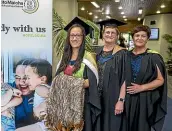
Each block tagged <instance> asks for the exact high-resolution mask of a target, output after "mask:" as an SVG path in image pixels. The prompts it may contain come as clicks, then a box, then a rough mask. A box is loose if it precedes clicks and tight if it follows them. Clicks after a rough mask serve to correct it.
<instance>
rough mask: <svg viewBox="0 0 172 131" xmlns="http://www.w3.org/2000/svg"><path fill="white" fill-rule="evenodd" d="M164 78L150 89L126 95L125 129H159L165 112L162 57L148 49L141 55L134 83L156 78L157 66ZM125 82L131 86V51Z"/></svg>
mask: <svg viewBox="0 0 172 131" xmlns="http://www.w3.org/2000/svg"><path fill="white" fill-rule="evenodd" d="M156 66H158V68H159V69H160V72H161V74H162V76H163V78H164V84H163V85H162V86H161V87H158V88H156V89H155V90H152V91H145V92H141V93H137V94H127V95H126V101H125V106H126V117H127V128H128V129H127V131H151V127H152V128H153V129H154V130H155V131H161V130H162V127H163V123H164V118H165V115H166V113H167V76H166V71H165V64H164V62H163V59H162V57H161V56H160V55H159V54H158V53H156V52H155V51H152V50H150V49H148V50H147V51H146V52H145V53H144V54H143V57H142V60H141V67H140V71H139V72H138V75H137V78H136V80H135V83H136V84H140V85H142V84H146V83H149V82H151V81H153V80H155V79H156V77H157V67H156ZM126 69H127V71H126V84H127V86H131V82H133V81H132V70H131V52H128V55H127V62H126Z"/></svg>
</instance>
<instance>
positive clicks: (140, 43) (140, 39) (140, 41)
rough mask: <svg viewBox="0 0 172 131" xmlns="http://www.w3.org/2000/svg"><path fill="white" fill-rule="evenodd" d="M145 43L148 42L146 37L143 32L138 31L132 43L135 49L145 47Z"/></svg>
mask: <svg viewBox="0 0 172 131" xmlns="http://www.w3.org/2000/svg"><path fill="white" fill-rule="evenodd" d="M147 41H148V35H147V33H146V32H145V31H139V32H137V33H135V34H134V36H133V42H134V45H135V47H136V48H137V47H139V48H141V47H145V46H146V43H147Z"/></svg>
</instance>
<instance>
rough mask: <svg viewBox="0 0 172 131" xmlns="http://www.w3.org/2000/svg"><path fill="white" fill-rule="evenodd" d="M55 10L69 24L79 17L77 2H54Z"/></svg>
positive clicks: (64, 0)
mask: <svg viewBox="0 0 172 131" xmlns="http://www.w3.org/2000/svg"><path fill="white" fill-rule="evenodd" d="M53 8H54V9H55V10H56V12H57V13H58V14H59V15H60V16H61V17H62V18H63V19H64V20H65V21H66V22H67V23H68V22H70V21H71V20H72V19H73V18H74V17H75V16H77V15H78V3H77V0H53Z"/></svg>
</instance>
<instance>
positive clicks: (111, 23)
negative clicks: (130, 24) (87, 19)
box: [97, 19, 126, 38]
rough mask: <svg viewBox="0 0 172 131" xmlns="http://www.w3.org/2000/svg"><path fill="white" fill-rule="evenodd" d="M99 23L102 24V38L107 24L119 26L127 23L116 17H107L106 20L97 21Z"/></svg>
mask: <svg viewBox="0 0 172 131" xmlns="http://www.w3.org/2000/svg"><path fill="white" fill-rule="evenodd" d="M97 24H100V38H102V30H103V29H104V28H105V27H106V26H114V27H118V26H121V25H125V24H126V23H124V22H121V21H118V20H115V19H106V20H103V21H99V22H97Z"/></svg>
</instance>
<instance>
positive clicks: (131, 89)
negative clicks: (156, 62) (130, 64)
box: [127, 83, 144, 94]
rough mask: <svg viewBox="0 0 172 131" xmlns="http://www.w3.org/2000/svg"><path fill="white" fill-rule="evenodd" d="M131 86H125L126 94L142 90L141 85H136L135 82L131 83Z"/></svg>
mask: <svg viewBox="0 0 172 131" xmlns="http://www.w3.org/2000/svg"><path fill="white" fill-rule="evenodd" d="M131 85H132V86H129V87H127V93H128V94H136V93H140V92H142V91H144V87H143V85H138V84H135V83H131Z"/></svg>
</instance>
